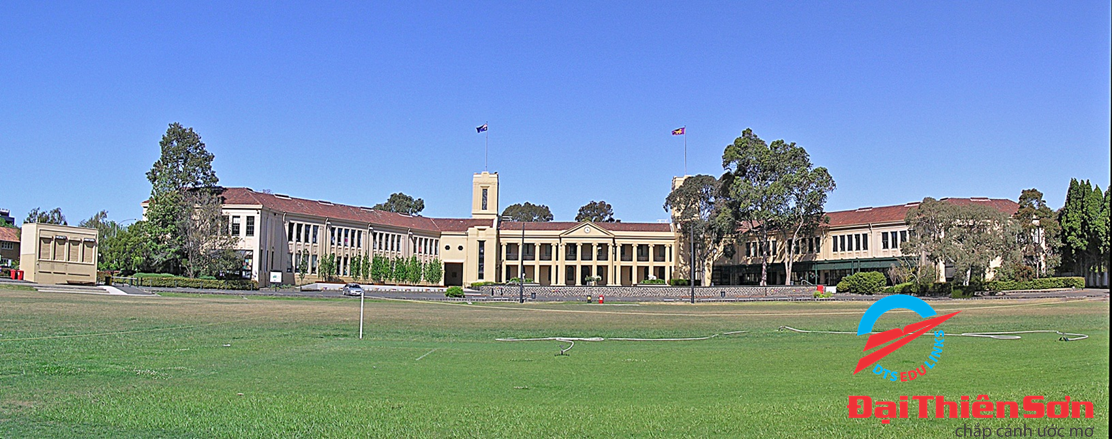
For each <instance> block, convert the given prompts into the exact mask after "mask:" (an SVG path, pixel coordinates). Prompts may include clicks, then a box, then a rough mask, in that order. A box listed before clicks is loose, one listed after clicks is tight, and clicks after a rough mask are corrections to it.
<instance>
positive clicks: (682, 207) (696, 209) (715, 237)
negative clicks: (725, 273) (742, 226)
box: [664, 175, 733, 283]
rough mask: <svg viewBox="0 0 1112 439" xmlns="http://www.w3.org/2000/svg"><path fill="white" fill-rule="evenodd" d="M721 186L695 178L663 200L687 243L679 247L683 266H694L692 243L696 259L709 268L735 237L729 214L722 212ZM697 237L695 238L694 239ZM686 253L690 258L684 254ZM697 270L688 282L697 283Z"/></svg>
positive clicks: (711, 179)
mask: <svg viewBox="0 0 1112 439" xmlns="http://www.w3.org/2000/svg"><path fill="white" fill-rule="evenodd" d="M721 188H722V185H721V182H719V181H718V179H717V178H714V177H712V176H710V175H695V176H691V177H687V178H686V179H684V181H683V184H681V185H680V186H679V187H676V188H675V189H673V190H672V192H671V193H669V194H668V197H667V198H665V199H664V210H665V211H667V212H670V213H672V215H673V218H672V219H673V222H674V223H676V224H677V225H679V231H680V234H681V237H680V240H681V241H686V243H684V244H681V247H680V254H681V257H680V260H681V261H683V262H681V266H682V265H684V264H683V263H686V265H691V263H690V261H691V251H692V245H691V242H692V239H694V242H695V244H696V245H695V246H694V247H695V249H694V252H695V259H696V260H697V261H699V262H701V263H702V264H701V265H703V266H708V264H711V263H712V262H713V261H714V258H716V257H717V256H718V254H719V253H720V252H721V251H723V250H724V249H723V248H722V246H721V245H720V244H722V241H723V238H725V237H726V236H730V235H732V232H733V230H732V229H731V227H732V225H733V222H732V221H729V219H728V218H729V212H728V211H726V210H723V209H721V207H722V195H721V194H722V192H721ZM692 236H694V238H692ZM685 252H687V256H683V253H685ZM698 265H699V264H696V267H690V266H689V267H687V268H688V274H687V276H688V279H689V280H690V281H691V282H693V283H694V282H695V276H694V274H695V273H696V270H698Z"/></svg>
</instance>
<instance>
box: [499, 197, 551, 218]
mask: <svg viewBox="0 0 1112 439" xmlns="http://www.w3.org/2000/svg"><path fill="white" fill-rule="evenodd" d="M502 216H508V217H510V218H512V219H513V220H514V221H523V222H533V223H546V222H549V221H552V211H551V210H549V209H548V206H545V205H543V204H532V203H530V202H528V201H526V202H525V203H524V204H521V203H518V204H511V205H509V206H507V207H506V208H505V209H503V210H502Z"/></svg>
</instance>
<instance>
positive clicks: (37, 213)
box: [23, 207, 69, 226]
mask: <svg viewBox="0 0 1112 439" xmlns="http://www.w3.org/2000/svg"><path fill="white" fill-rule="evenodd" d="M23 222H24V223H36V224H57V225H61V226H67V225H69V223H67V222H66V216H65V215H62V208H60V207H55V208H53V209H50V210H41V209H39V208H37V207H36V208H34V209H31V211H30V212H27V219H25V220H23Z"/></svg>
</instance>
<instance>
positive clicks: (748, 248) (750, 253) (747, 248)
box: [745, 242, 753, 257]
mask: <svg viewBox="0 0 1112 439" xmlns="http://www.w3.org/2000/svg"><path fill="white" fill-rule="evenodd" d="M745 256H746V257H753V243H752V242H747V243H745Z"/></svg>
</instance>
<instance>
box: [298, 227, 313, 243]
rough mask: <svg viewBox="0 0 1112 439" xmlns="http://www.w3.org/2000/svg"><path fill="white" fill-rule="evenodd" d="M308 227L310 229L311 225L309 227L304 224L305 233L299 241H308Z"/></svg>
mask: <svg viewBox="0 0 1112 439" xmlns="http://www.w3.org/2000/svg"><path fill="white" fill-rule="evenodd" d="M310 229H312V227H310V226H309V225H308V224H306V225H305V235H304V236H305V237H304V238H302V239H301V242H305V243H308V242H309V231H310Z"/></svg>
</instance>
